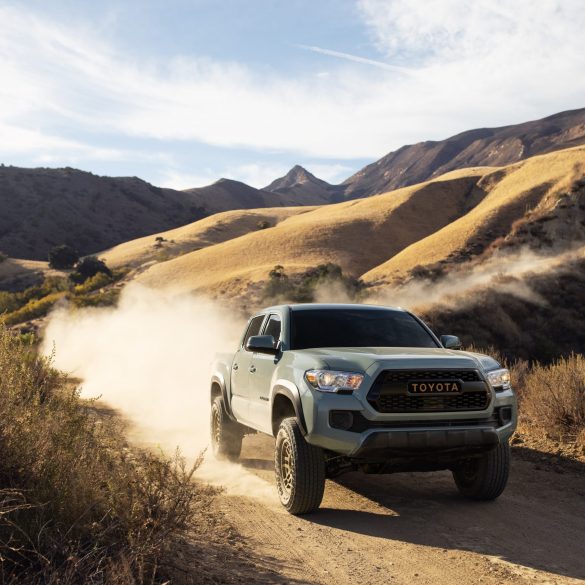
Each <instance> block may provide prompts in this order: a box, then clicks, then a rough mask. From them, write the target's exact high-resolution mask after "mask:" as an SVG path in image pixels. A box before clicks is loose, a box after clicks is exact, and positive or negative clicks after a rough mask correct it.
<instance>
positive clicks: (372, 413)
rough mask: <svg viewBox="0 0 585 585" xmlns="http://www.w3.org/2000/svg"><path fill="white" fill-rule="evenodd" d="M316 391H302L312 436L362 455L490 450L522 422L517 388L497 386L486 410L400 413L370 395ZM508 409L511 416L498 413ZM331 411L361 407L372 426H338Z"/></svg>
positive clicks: (344, 451)
mask: <svg viewBox="0 0 585 585" xmlns="http://www.w3.org/2000/svg"><path fill="white" fill-rule="evenodd" d="M310 392H311V393H310V395H309V394H305V395H304V396H303V397H302V402H303V411H304V417H305V425H306V429H307V433H306V437H305V438H306V440H307V441H308V442H309V443H311V444H313V445H316V446H319V447H322V448H323V449H326V450H328V451H332V452H334V453H337V454H340V455H344V456H348V457H350V458H356V459H384V458H391V457H396V456H398V455H413V456H416V455H417V454H420V455H423V454H426V455H429V454H431V455H432V454H433V453H435V454H437V455H439V454H441V453H449V452H461V453H464V452H466V451H467V450H469V451H477V450H487V449H490V448H493V447H494V446H496V445H498V444H499V443H502V442H505V441H507V440H508V439H509V438H510V436H511V435H512V433H513V432H514V430H515V429H516V425H517V417H518V413H517V403H516V397H515V394H514V392H513V391H511V390H507V391H503V392H497V393H495V392H494V393H493V396H492V400H491V401H490V404H489V406H488V408H486V409H485V410H482V411H473V412H436V413H429V412H424V413H395V414H384V413H380V412H378V411H376V410H374V409H373V408H372V406H371V405H370V404H369V403H368V402H367V400H366V399H365V395H363V396H362V395H360V394H354V395H348V396H342V395H338V394H324V393H321V392H317V391H310ZM502 409H505V411H506V413H507V416H506V420H502V418H501V417H500V416H499V415H498V413H500V412H502ZM331 411H336V412H337V411H351V412H355V413H359V416H360V418H362V419H365V420H366V421H368V423H369V424H367V425H364V426H365V427H369V428H363V430H359V431H356V430H351V431H348V430H341V429H339V428H335V427H334V426H332V424H331V417H330V414H331Z"/></svg>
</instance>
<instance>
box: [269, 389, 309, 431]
mask: <svg viewBox="0 0 585 585" xmlns="http://www.w3.org/2000/svg"><path fill="white" fill-rule="evenodd" d="M271 402H272V406H271V409H270V420H271V424H272V434H273V435H274V436H276V434H277V433H278V427H279V425H280V422H281V421H282V419H283V418H286V417H287V416H294V417H295V418H296V420H297V422H298V423H299V427H300V429H301V432H302V433H303V435H306V434H307V427H306V424H305V417H304V414H303V405H302V403H301V398H300V396H299V391H298V389H297V388H296V386H293V388H291V387H289V385H285V383H283V382H282V381H279V382H277V384H276V385H275V386H274V388H273V390H272V400H271Z"/></svg>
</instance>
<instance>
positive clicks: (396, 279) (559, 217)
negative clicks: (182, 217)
mask: <svg viewBox="0 0 585 585" xmlns="http://www.w3.org/2000/svg"><path fill="white" fill-rule="evenodd" d="M584 164H585V147H576V148H573V149H567V150H564V151H558V152H554V153H550V154H547V155H542V156H538V157H533V158H531V159H528V160H527V161H523V162H520V163H516V164H513V165H509V166H507V167H501V168H492V167H479V168H472V169H462V170H458V171H453V172H451V173H447V174H446V175H443V176H441V177H438V178H436V179H434V180H432V181H428V182H425V183H421V184H419V185H414V186H410V187H405V188H402V189H398V190H395V191H391V192H389V193H386V194H382V195H377V196H373V197H369V198H365V199H358V200H352V201H347V202H342V203H337V204H332V205H328V206H321V207H317V208H314V209H311V210H306V212H305V213H302V214H296V215H293V214H292V213H291V215H290V216H289V217H287V218H285V219H283V220H282V221H280V222H279V223H277V224H276V225H275V226H274V227H271V228H269V229H265V230H257V231H253V232H251V233H246V234H244V235H241V236H239V237H235V238H231V239H229V240H226V241H223V242H221V243H217V244H215V245H212V246H208V247H205V248H203V249H200V250H197V251H193V252H189V253H187V254H184V255H181V256H179V257H177V258H174V259H172V260H169V261H167V262H162V263H157V264H154V265H152V266H150V267H148V268H147V269H146V270H145V271H144V272H143V273H142V274H141V275H140V276H139V277H138V280H139V281H141V282H144V283H145V284H148V285H151V286H156V287H159V286H168V287H172V288H175V289H178V290H184V291H186V290H198V291H206V292H210V293H212V294H219V293H221V294H222V295H227V296H228V297H229V296H240V295H244V296H246V295H251V296H254V295H255V294H257V292H258V290H259V287H260V288H261V283H263V282H265V281H266V280H267V278H268V272H269V271H270V270H271V269H272V268H273V267H274V266H275V265H277V264H280V265H283V266H284V268H285V270H286V271H287V274H291V275H294V274H298V273H300V272H303V271H306V270H307V269H310V268H312V267H315V266H317V265H319V264H322V263H327V262H332V263H335V264H338V265H339V266H340V267H341V268H342V269H343V271H344V273H346V274H348V275H351V276H353V277H358V278H361V279H362V280H363V281H364V282H365V283H366V285H367V286H368V289H369V292H370V294H372V295H376V294H377V291H378V290H383V289H384V287H387V286H389V285H391V286H398V285H400V284H401V283H404V282H407V281H408V280H409V279H412V278H427V279H433V278H439V277H441V276H443V275H445V274H447V273H449V272H451V271H457V270H461V269H464V268H465V267H468V266H469V267H471V266H474V265H475V264H477V263H481V262H483V261H485V260H487V259H488V258H491V257H493V256H494V255H496V254H502V253H506V252H511V251H513V250H514V248H517V249H519V248H523V247H529V248H532V249H535V250H538V251H539V252H541V253H542V252H544V253H548V254H556V253H558V252H559V251H561V250H566V249H569V248H570V247H571V246H574V245H576V243H577V242H579V241H583V240H584V239H585V201H584V199H583V195H584V192H585V188H584V187H583V185H584V184H585V183H583V175H584V172H585V171H584V169H585V167H584ZM196 225H197V224H195V226H196ZM190 229H193V230H195V229H199V228H195V227H192V228H190Z"/></svg>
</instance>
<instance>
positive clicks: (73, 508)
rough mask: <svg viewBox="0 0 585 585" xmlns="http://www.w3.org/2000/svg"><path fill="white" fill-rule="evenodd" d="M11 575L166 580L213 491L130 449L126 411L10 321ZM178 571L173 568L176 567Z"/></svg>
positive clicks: (25, 579)
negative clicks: (70, 374)
mask: <svg viewBox="0 0 585 585" xmlns="http://www.w3.org/2000/svg"><path fill="white" fill-rule="evenodd" d="M0 371H1V372H2V376H0V444H1V445H2V457H0V486H5V487H2V488H0V558H1V559H2V563H1V564H0V581H1V582H2V583H27V584H37V583H38V584H40V583H64V584H65V583H66V584H73V583H103V584H108V583H116V584H117V585H124V584H128V585H130V584H133V585H138V584H146V583H155V582H162V581H163V580H165V579H164V578H168V577H169V576H171V575H169V574H168V573H169V571H170V569H169V568H168V565H169V563H167V559H170V558H171V557H172V555H173V554H174V552H175V550H174V549H175V545H176V542H177V539H179V538H182V537H183V535H184V533H185V531H186V530H187V529H188V528H190V527H191V526H192V525H193V524H194V523H195V518H196V517H197V516H199V515H200V514H203V511H204V510H205V509H206V508H207V507H208V506H209V500H210V497H211V494H212V492H211V491H210V489H209V488H203V487H201V486H200V485H198V484H195V483H194V482H192V474H193V472H194V470H195V469H196V467H197V465H198V464H199V462H200V460H201V459H200V458H199V460H198V461H197V462H196V464H195V465H194V466H193V467H187V466H186V465H185V463H184V461H183V460H182V459H181V457H179V456H178V455H176V456H175V457H172V458H166V457H163V456H161V455H154V454H152V453H148V452H144V451H135V450H131V449H129V448H128V447H127V445H126V442H125V439H124V435H123V432H122V427H121V425H120V423H119V421H117V419H115V418H114V417H110V418H104V417H103V416H97V414H96V410H95V409H94V408H93V407H92V403H91V402H84V401H81V400H80V398H79V395H78V392H77V390H76V389H75V388H74V387H73V386H72V384H71V382H69V381H68V380H67V379H66V378H65V377H64V376H63V375H61V374H60V373H58V372H56V371H55V370H54V369H53V368H52V366H51V362H50V360H47V359H44V358H42V357H38V356H35V355H34V354H33V353H32V352H31V350H30V348H29V347H27V346H26V345H24V344H23V343H22V342H21V341H19V340H18V338H17V337H16V336H15V335H12V334H11V333H10V332H9V331H7V330H6V329H4V328H1V327H0ZM165 573H166V574H165Z"/></svg>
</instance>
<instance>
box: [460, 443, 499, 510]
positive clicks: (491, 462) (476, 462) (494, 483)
mask: <svg viewBox="0 0 585 585" xmlns="http://www.w3.org/2000/svg"><path fill="white" fill-rule="evenodd" d="M509 472H510V445H509V444H508V442H507V441H506V442H505V443H500V444H499V445H498V446H497V447H496V448H495V449H492V450H491V451H489V452H488V453H486V454H485V455H482V456H481V457H478V458H477V459H470V460H468V461H465V462H462V464H461V466H460V467H458V468H457V469H454V470H453V479H454V480H455V484H456V485H457V489H458V490H459V492H460V493H461V494H462V495H464V496H465V497H466V498H470V499H472V500H480V501H482V500H483V501H485V500H495V499H496V498H497V497H498V496H499V495H500V494H501V493H502V492H503V491H504V488H505V487H506V484H507V483H508V475H509Z"/></svg>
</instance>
